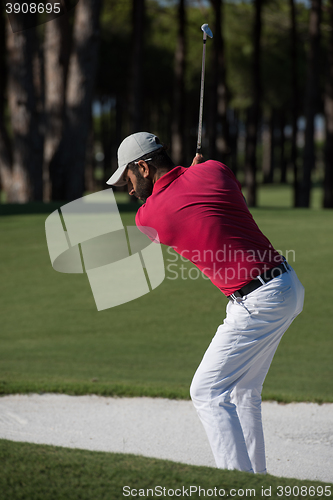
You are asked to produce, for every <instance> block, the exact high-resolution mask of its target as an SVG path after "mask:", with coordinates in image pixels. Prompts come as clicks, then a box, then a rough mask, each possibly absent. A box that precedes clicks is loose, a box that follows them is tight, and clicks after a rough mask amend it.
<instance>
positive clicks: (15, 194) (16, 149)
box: [7, 13, 43, 203]
mask: <svg viewBox="0 0 333 500" xmlns="http://www.w3.org/2000/svg"><path fill="white" fill-rule="evenodd" d="M31 15H32V14H30V15H29V14H23V13H20V14H16V16H17V17H16V22H17V26H18V27H20V28H21V30H20V31H19V32H17V33H13V32H12V29H11V27H10V25H9V23H8V25H7V50H8V68H9V74H8V103H9V109H10V116H11V128H12V133H13V169H12V179H11V185H10V188H9V191H8V201H10V202H19V203H25V202H27V201H30V200H42V195H43V188H42V164H43V136H42V134H41V131H40V128H39V127H40V119H39V116H38V97H37V95H36V88H35V86H34V83H35V82H34V74H33V68H34V58H35V55H36V49H37V31H36V28H31V29H26V26H27V23H29V25H30V23H31V19H30V16H31Z"/></svg>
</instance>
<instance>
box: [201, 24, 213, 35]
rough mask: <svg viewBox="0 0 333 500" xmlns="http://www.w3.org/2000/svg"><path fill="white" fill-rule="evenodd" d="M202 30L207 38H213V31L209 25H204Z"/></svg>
mask: <svg viewBox="0 0 333 500" xmlns="http://www.w3.org/2000/svg"><path fill="white" fill-rule="evenodd" d="M201 29H202V31H203V32H204V33H206V35H207V36H209V38H213V33H212V30H211V29H210V27H209V26H208V24H203V25H202V26H201Z"/></svg>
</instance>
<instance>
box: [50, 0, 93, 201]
mask: <svg viewBox="0 0 333 500" xmlns="http://www.w3.org/2000/svg"><path fill="white" fill-rule="evenodd" d="M100 10H101V0H80V1H79V2H78V4H77V6H76V9H75V18H74V29H73V42H72V53H71V56H70V61H69V68H68V80H67V91H66V123H65V132H64V134H63V138H62V141H61V144H60V146H59V152H58V153H57V155H56V162H58V161H59V162H60V163H61V164H62V165H63V175H61V176H60V178H57V177H56V176H55V172H54V171H51V181H52V198H53V199H65V200H70V201H71V200H74V199H77V198H80V197H81V196H82V195H83V192H84V187H85V185H84V169H85V159H86V148H87V141H88V136H89V131H90V116H91V106H92V98H93V89H94V82H95V75H96V69H97V60H98V47H99V16H100Z"/></svg>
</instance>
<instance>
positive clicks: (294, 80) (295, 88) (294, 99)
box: [289, 0, 299, 207]
mask: <svg viewBox="0 0 333 500" xmlns="http://www.w3.org/2000/svg"><path fill="white" fill-rule="evenodd" d="M289 6H290V20H291V32H290V52H291V86H292V90H291V112H292V118H291V126H292V136H291V165H292V169H293V174H294V183H293V184H294V207H298V206H299V182H298V166H297V161H298V155H297V133H298V127H297V120H298V110H299V98H298V95H299V85H298V77H297V52H298V51H297V23H296V9H295V0H289Z"/></svg>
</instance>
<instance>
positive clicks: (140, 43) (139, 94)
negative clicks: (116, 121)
mask: <svg viewBox="0 0 333 500" xmlns="http://www.w3.org/2000/svg"><path fill="white" fill-rule="evenodd" d="M144 23H145V0H133V3H132V61H131V71H130V84H129V91H130V92H129V114H130V129H131V133H135V132H140V131H141V130H142V124H143V50H144V32H145V30H144V28H145V26H144Z"/></svg>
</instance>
